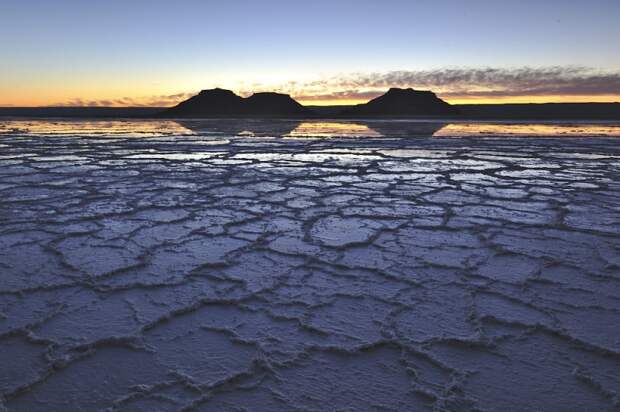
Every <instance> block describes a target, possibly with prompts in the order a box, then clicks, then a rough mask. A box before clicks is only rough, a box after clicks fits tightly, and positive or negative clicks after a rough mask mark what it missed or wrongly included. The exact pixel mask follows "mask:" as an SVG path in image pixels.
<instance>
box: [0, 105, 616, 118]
mask: <svg viewBox="0 0 620 412" xmlns="http://www.w3.org/2000/svg"><path fill="white" fill-rule="evenodd" d="M454 106H455V107H456V108H458V109H459V110H460V111H461V114H460V115H451V116H428V115H424V116H341V115H337V113H338V112H339V111H341V110H342V109H344V108H346V107H347V106H344V105H342V106H340V105H339V106H306V107H308V108H310V109H312V110H313V111H314V112H315V113H316V114H315V115H311V116H291V117H290V118H294V119H299V120H304V119H308V120H312V119H325V118H333V119H339V120H356V119H377V120H380V119H386V120H387V119H403V120H406V119H412V120H414V119H439V118H441V119H453V120H532V121H540V120H574V121H588V120H609V121H620V103H514V104H461V105H454ZM166 109H168V108H166V107H66V106H63V107H0V119H7V118H32V119H37V118H75V119H154V118H158V116H159V114H160V113H161V112H162V111H164V110H166ZM200 118H204V119H210V118H249V119H270V118H282V116H266V115H261V116H212V117H200ZM184 119H185V120H187V119H189V118H184ZM170 120H173V119H172V118H170Z"/></svg>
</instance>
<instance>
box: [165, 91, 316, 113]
mask: <svg viewBox="0 0 620 412" xmlns="http://www.w3.org/2000/svg"><path fill="white" fill-rule="evenodd" d="M312 114H313V113H312V111H310V110H309V109H307V108H305V107H304V106H302V105H301V104H299V103H298V102H296V101H295V100H294V99H293V98H291V96H289V95H288V94H282V93H272V92H266V93H254V94H253V95H251V96H250V97H247V98H243V97H241V96H238V95H236V94H235V93H233V92H232V91H230V90H224V89H219V88H218V89H210V90H203V91H201V92H200V93H198V94H197V95H196V96H192V97H190V98H189V99H187V100H185V101H183V102H181V103H179V104H178V105H176V106H174V107H172V108H170V109H167V110H165V111H164V112H162V113H161V116H163V117H220V116H221V117H230V116H244V117H245V116H248V117H252V116H260V117H274V116H292V117H299V116H311V115H312Z"/></svg>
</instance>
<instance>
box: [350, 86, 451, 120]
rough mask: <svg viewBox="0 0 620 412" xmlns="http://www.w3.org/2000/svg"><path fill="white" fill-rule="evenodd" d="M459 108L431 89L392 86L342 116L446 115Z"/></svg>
mask: <svg viewBox="0 0 620 412" xmlns="http://www.w3.org/2000/svg"><path fill="white" fill-rule="evenodd" d="M457 114H459V110H458V109H457V108H456V107H454V106H452V105H450V104H449V103H446V102H445V101H443V100H441V99H440V98H439V97H437V95H436V94H435V93H433V92H431V91H419V90H413V89H411V88H409V89H399V88H391V89H390V90H388V91H387V93H385V94H384V95H382V96H379V97H377V98H375V99H372V100H371V101H369V102H368V103H364V104H358V105H356V106H352V107H349V108H347V109H344V110H343V111H342V112H340V115H341V116H442V115H443V116H445V115H457Z"/></svg>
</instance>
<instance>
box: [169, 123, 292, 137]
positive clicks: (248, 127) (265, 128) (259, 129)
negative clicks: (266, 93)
mask: <svg viewBox="0 0 620 412" xmlns="http://www.w3.org/2000/svg"><path fill="white" fill-rule="evenodd" d="M175 122H176V123H178V124H179V125H181V126H183V127H185V128H186V129H189V130H191V131H192V132H194V133H197V134H204V135H213V136H244V135H247V136H257V137H281V136H284V135H287V134H289V133H291V132H292V131H293V130H295V128H296V127H297V126H298V125H299V123H300V122H299V121H297V120H259V119H217V120H216V119H213V120H175Z"/></svg>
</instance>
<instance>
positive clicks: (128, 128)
mask: <svg viewBox="0 0 620 412" xmlns="http://www.w3.org/2000/svg"><path fill="white" fill-rule="evenodd" d="M3 134H18V135H45V136H70V135H76V136H86V137H150V136H169V135H186V134H193V132H192V130H190V129H187V128H185V127H183V125H181V124H179V123H177V122H173V121H169V120H7V121H0V135H3Z"/></svg>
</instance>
